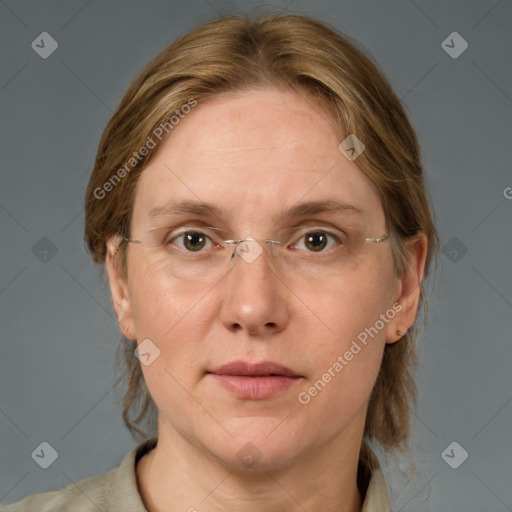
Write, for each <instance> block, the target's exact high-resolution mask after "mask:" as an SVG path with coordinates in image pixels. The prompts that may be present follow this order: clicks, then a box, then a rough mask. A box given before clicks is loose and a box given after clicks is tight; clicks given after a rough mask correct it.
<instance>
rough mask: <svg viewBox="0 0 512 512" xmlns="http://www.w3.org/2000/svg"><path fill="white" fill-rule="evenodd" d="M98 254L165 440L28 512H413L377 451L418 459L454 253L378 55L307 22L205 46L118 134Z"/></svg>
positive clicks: (285, 22)
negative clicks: (441, 297)
mask: <svg viewBox="0 0 512 512" xmlns="http://www.w3.org/2000/svg"><path fill="white" fill-rule="evenodd" d="M86 239H87V243H88V246H89V248H90V251H91V254H92V256H93V259H94V260H95V261H96V262H98V263H105V265H106V269H107V272H108V278H109V283H110V289H111V294H112V300H113V305H114V309H115V312H116V315H117V318H118V322H119V326H120V330H121V332H122V334H123V349H124V353H125V356H126V364H127V375H128V388H127V391H126V394H125V399H124V402H125V403H124V405H125V410H124V419H125V421H126V423H127V425H128V427H129V428H130V429H131V430H132V432H133V433H136V434H139V435H142V436H143V437H146V440H145V441H144V442H143V443H141V444H140V445H139V446H137V447H135V448H134V449H133V450H132V451H131V452H130V453H129V454H128V455H127V456H126V458H125V459H124V461H123V462H122V464H121V466H120V467H119V468H117V469H115V470H113V471H111V472H109V473H107V474H105V475H100V476H97V477H94V478H91V479H88V480H84V481H81V482H78V483H76V484H73V485H70V486H69V487H67V488H66V489H64V490H61V491H55V492H51V493H43V494H39V495H35V496H31V497H28V498H26V499H25V500H22V501H21V502H19V503H17V504H14V505H12V506H10V507H7V509H6V510H7V511H10V512H12V511H18V510H19V511H21V510H34V511H35V510H52V511H57V510H74V511H75V510H80V511H82V510H87V511H88V510H96V509H100V510H102V511H113V510H123V511H126V510H133V511H140V512H143V511H146V510H147V511H149V512H157V511H164V510H166V511H169V510H176V511H178V510H188V511H195V510H197V511H199V512H203V511H213V510H215V511H217V510H222V511H230V510H245V511H252V510H254V511H256V510H257V511H271V510H272V511H275V510H280V511H296V510H297V511H298V510H325V511H344V512H355V511H361V510H362V511H365V512H371V511H377V510H378V511H385V510H391V508H390V503H389V497H388V493H387V490H386V484H385V481H384V478H383V475H382V472H381V470H380V468H379V463H378V460H377V458H376V456H375V455H374V454H373V452H372V450H371V449H370V446H369V442H370V441H375V442H378V443H380V444H381V446H382V447H383V448H384V449H385V450H387V451H390V452H392V451H394V450H400V449H405V448H406V446H407V438H408V432H409V423H408V415H409V405H408V404H409V403H412V402H413V400H414V396H415V386H414V381H413V374H412V372H413V369H414V364H415V352H414V341H415V336H416V328H415V322H416V318H417V314H418V310H419V307H420V306H421V302H422V299H423V284H422V283H423V279H424V276H425V275H426V273H427V272H428V269H429V266H430V263H431V260H432V256H433V254H434V252H435V250H436V248H437V234H436V230H435V227H434V225H433V222H432V217H431V212H430V207H429V204H428V200H427V194H426V190H425V184H424V178H423V170H422V164H421V161H420V155H419V147H418V143H417V140H416V136H415V134H414V131H413V129H412V127H411V125H410V123H409V121H408V120H407V117H406V115H405V113H404V111H403V108H402V106H401V105H400V102H399V100H398V99H397V98H396V96H395V94H394V93H393V91H392V90H391V88H390V86H389V84H388V82H387V81H386V79H385V78H384V77H383V76H382V74H381V73H380V72H379V71H378V70H377V68H376V67H375V65H374V64H372V63H371V62H370V60H369V59H368V58H367V57H365V56H364V55H363V54H362V53H361V52H360V51H359V50H357V49H356V48H355V47H354V46H353V45H352V44H351V43H349V42H348V41H347V40H346V39H345V38H343V37H341V36H340V35H339V34H337V33H335V32H334V31H333V30H331V29H330V28H328V27H326V26H325V25H323V24H321V23H319V22H317V21H314V20H311V19H309V18H306V17H301V16H291V15H285V16H284V15H268V14H265V15H261V16H259V17H257V18H255V19H245V18H239V17H228V18H222V19H217V20H214V21H212V22H210V23H208V24H206V25H203V26H201V27H199V28H197V29H195V30H194V31H192V32H190V33H189V34H187V35H185V36H184V37H182V38H181V39H179V40H178V41H176V42H175V43H173V44H172V45H170V46H169V47H168V48H166V49H165V50H164V51H162V52H161V53H160V55H158V56H157V57H156V58H155V59H153V60H152V61H151V62H150V63H149V64H148V66H147V67H146V68H145V69H144V70H143V71H142V72H141V74H140V75H139V76H138V77H137V78H136V79H135V81H134V82H133V83H132V85H131V86H130V88H129V90H128V91H127V92H126V94H125V96H124V98H123V99H122V101H121V103H120V105H119V107H118V108H117V110H116V112H115V114H114V116H113V118H112V119H111V121H110V122H109V124H108V126H107V128H106V130H105V132H104V134H103V137H102V140H101V142H100V147H99V150H98V155H97V159H96V163H95V168H94V170H93V173H92V176H91V180H90V182H89V187H88V190H87V198H86ZM154 415H155V416H156V418H157V426H158V430H157V435H155V436H154V437H151V438H150V439H149V440H148V439H147V436H148V435H151V432H150V433H149V434H146V432H145V429H146V428H147V427H148V425H149V426H150V425H151V421H152V418H154V417H155V416H154Z"/></svg>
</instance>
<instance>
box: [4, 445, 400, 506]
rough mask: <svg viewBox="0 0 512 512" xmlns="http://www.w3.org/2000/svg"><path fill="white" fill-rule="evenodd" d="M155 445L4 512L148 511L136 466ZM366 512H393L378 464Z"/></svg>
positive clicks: (372, 477)
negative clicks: (113, 465)
mask: <svg viewBox="0 0 512 512" xmlns="http://www.w3.org/2000/svg"><path fill="white" fill-rule="evenodd" d="M155 444H156V439H155V438H153V439H150V440H149V441H145V442H143V443H141V444H139V445H138V446H135V447H134V448H133V449H132V450H131V451H130V452H129V453H128V455H126V457H125V458H124V460H123V462H122V463H121V465H120V466H119V467H118V468H116V469H113V470H112V471H109V472H108V473H104V474H102V475H98V476H94V477H92V478H86V479H85V480H80V481H78V482H76V483H73V484H70V485H68V486H67V487H65V488H64V489H62V490H60V491H50V492H44V493H40V494H33V495H31V496H28V497H26V498H24V499H23V500H21V501H18V502H17V503H14V504H12V505H8V506H7V507H6V508H4V509H3V512H98V511H100V512H116V511H119V512H147V509H146V508H145V507H144V504H143V502H142V499H141V497H140V494H139V491H138V489H137V479H136V472H135V466H136V464H137V461H138V460H139V459H140V458H141V457H142V456H143V455H144V454H146V453H147V452H148V451H150V450H151V449H152V448H154V446H155ZM362 512H392V511H391V506H390V504H389V497H388V492H387V488H386V482H385V481H384V476H383V475H382V472H381V470H380V467H378V462H377V468H376V469H374V470H373V472H372V475H371V478H370V482H369V485H368V489H367V491H366V497H365V499H364V503H363V508H362Z"/></svg>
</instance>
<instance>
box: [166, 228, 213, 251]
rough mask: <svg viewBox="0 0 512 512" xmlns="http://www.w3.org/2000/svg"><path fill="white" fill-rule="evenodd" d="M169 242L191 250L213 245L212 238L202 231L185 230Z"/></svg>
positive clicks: (199, 249)
mask: <svg viewBox="0 0 512 512" xmlns="http://www.w3.org/2000/svg"><path fill="white" fill-rule="evenodd" d="M168 243H172V244H175V245H177V246H178V247H179V248H180V249H184V250H185V251H189V252H199V251H201V250H202V249H204V248H205V247H206V248H209V247H211V246H212V245H213V243H212V241H211V240H210V238H209V237H208V236H207V235H205V234H204V233H202V232H201V231H183V232H182V233H179V234H178V235H176V236H174V237H172V238H171V239H170V240H169V242H168Z"/></svg>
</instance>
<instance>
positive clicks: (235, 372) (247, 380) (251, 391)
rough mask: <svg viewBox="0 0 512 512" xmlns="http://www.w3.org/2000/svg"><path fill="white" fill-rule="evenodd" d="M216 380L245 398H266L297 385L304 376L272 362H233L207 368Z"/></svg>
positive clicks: (233, 392)
mask: <svg viewBox="0 0 512 512" xmlns="http://www.w3.org/2000/svg"><path fill="white" fill-rule="evenodd" d="M207 374H209V375H211V376H212V377H213V378H214V379H215V381H216V382H217V383H218V384H220V385H221V386H222V387H223V388H224V389H226V390H228V391H229V392H230V393H231V394H233V395H235V396H236V397H238V398H240V399H243V400H263V399H265V398H270V397H272V396H274V395H276V394H278V393H281V392H283V391H285V390H287V389H290V388H291V387H292V386H294V385H296V384H297V383H298V382H299V381H300V380H301V379H302V378H303V377H302V376H301V375H299V374H298V373H296V372H294V371H293V370H291V369H290V368H287V367H286V366H283V365H281V364H279V363H274V362H272V361H263V362H261V363H247V362H245V361H233V362H231V363H228V364H225V365H223V366H220V367H219V368H216V369H215V370H211V371H208V372H207Z"/></svg>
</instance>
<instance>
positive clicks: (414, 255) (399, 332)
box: [386, 233, 428, 343]
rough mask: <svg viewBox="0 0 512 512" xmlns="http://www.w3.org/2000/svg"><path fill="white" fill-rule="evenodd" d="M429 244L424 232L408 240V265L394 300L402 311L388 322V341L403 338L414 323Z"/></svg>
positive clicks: (399, 280) (399, 281)
mask: <svg viewBox="0 0 512 512" xmlns="http://www.w3.org/2000/svg"><path fill="white" fill-rule="evenodd" d="M427 246H428V242H427V237H426V236H425V235H424V234H423V233H421V234H419V235H417V236H415V237H414V238H412V239H411V240H410V241H408V242H407V245H406V248H405V250H406V257H407V260H406V266H405V269H404V272H403V275H402V277H400V278H399V279H398V281H397V288H396V295H395V300H394V303H397V304H400V311H399V312H398V313H397V315H396V316H395V318H394V319H393V321H392V322H390V323H389V324H388V328H387V332H386V343H395V342H397V341H399V340H401V339H402V338H403V337H404V336H405V335H406V334H407V331H408V330H409V329H410V328H411V327H412V325H413V324H414V321H415V319H416V315H417V313H418V307H419V304H420V298H421V285H422V282H423V277H424V273H425V261H426V256H427Z"/></svg>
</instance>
